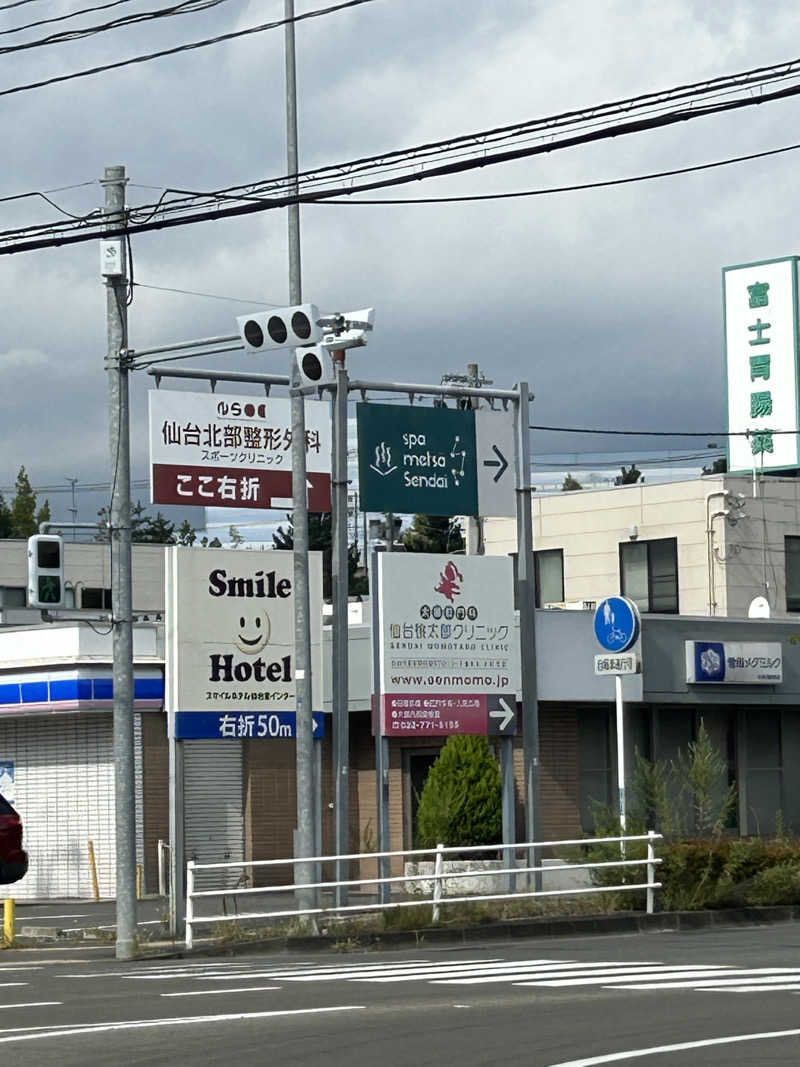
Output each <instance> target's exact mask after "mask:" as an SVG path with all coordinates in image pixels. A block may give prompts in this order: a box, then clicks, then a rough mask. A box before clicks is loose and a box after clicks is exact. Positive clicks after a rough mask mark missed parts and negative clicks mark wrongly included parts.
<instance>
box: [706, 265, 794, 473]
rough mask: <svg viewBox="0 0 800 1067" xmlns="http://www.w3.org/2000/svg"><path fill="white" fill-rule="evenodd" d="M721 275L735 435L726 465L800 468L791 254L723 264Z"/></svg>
mask: <svg viewBox="0 0 800 1067" xmlns="http://www.w3.org/2000/svg"><path fill="white" fill-rule="evenodd" d="M722 277H723V292H724V301H725V361H726V362H725V367H726V378H727V393H728V430H729V431H730V433H731V434H735V435H737V436H731V437H730V438H729V441H728V470H729V471H737V472H739V471H752V470H753V469H756V470H765V471H768V470H786V469H788V468H792V467H797V466H800V452H798V436H797V431H798V410H797V402H798V395H797V316H798V308H797V259H796V257H790V258H787V259H778V260H771V261H767V262H763V263H749V264H746V265H744V266H739V267H725V268H724V270H723V272H722ZM776 431H781V432H780V433H778V432H776ZM787 431H788V432H787ZM745 434H746V436H745Z"/></svg>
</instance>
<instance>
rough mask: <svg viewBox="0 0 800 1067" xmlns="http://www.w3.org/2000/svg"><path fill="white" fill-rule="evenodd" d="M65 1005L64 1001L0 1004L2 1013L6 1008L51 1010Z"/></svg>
mask: <svg viewBox="0 0 800 1067" xmlns="http://www.w3.org/2000/svg"><path fill="white" fill-rule="evenodd" d="M63 1003H64V1001H63V1000H32V1001H31V1002H30V1003H29V1004H0V1011H2V1010H3V1009H4V1008H49V1007H55V1006H56V1005H58V1004H63Z"/></svg>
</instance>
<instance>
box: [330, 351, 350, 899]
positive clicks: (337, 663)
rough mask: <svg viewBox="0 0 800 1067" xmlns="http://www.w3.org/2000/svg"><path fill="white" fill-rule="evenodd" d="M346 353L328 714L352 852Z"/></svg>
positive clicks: (344, 840)
mask: <svg viewBox="0 0 800 1067" xmlns="http://www.w3.org/2000/svg"><path fill="white" fill-rule="evenodd" d="M346 354H347V353H346V352H345V350H344V349H341V350H339V351H334V352H333V353H332V355H333V365H334V368H335V371H336V391H335V393H334V399H333V464H332V467H333V501H332V504H333V530H332V553H333V555H332V560H331V596H332V598H333V633H332V637H333V647H332V659H333V663H332V667H333V670H332V672H331V675H332V678H331V681H332V690H333V691H332V698H333V700H332V708H333V745H334V767H335V770H336V781H335V784H334V808H335V826H336V832H335V842H336V845H335V851H336V854H337V855H339V856H341V855H346V854H347V853H348V852H350V719H349V715H350V708H349V692H348V691H349V677H348V667H349V664H348V661H347V646H348V642H347V633H348V631H347V624H348V620H347V610H348V609H347V604H348V595H347V594H348V578H349V573H348V571H349V568H348V560H347V385H348V380H347V367H346V364H345V357H346ZM349 870H350V865H349V862H348V861H347V860H337V861H336V881H337V882H340V883H341V882H344V881H346V880H347V879H348V877H349ZM335 894H336V904H337V906H338V907H344V906H345V905H346V904H347V900H348V889H347V886H345V885H337V887H336V891H335Z"/></svg>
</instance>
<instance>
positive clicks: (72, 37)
mask: <svg viewBox="0 0 800 1067" xmlns="http://www.w3.org/2000/svg"><path fill="white" fill-rule="evenodd" d="M227 2H228V0H180V2H179V3H177V4H172V5H171V6H170V7H164V8H159V9H157V10H155V11H136V12H134V13H133V14H132V15H123V16H122V17H121V18H118V19H114V20H112V21H111V22H103V23H100V24H99V25H96V26H86V27H82V28H79V29H70V30H60V31H59V32H58V33H51V34H50V36H49V37H41V38H39V39H38V40H36V41H23V42H22V43H21V44H10V45H4V46H3V47H0V55H8V54H10V53H12V52H27V51H29V50H30V49H32V48H43V47H45V46H46V45H52V44H65V43H66V42H68V41H82V40H84V39H85V38H87V37H94V36H96V35H97V34H98V33H107V32H108V31H109V30H117V29H120V28H121V27H123V26H135V25H137V24H138V23H141V22H152V21H154V20H155V19H162V18H169V17H170V16H175V15H191V14H193V13H195V12H197V11H206V10H207V9H208V8H210V7H217V6H218V5H219V4H224V3H227ZM90 10H91V9H90ZM6 32H8V33H15V32H17V31H16V30H8V31H6Z"/></svg>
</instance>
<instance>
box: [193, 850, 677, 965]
mask: <svg viewBox="0 0 800 1067" xmlns="http://www.w3.org/2000/svg"><path fill="white" fill-rule="evenodd" d="M661 836H662V835H661V834H657V833H655V832H654V831H653V830H649V831H648V832H647V833H646V834H630V835H627V836H619V837H593V838H586V837H584V838H576V839H571V840H564V841H538V842H521V843H517V844H515V845H497V844H494V845H471V846H469V847H452V848H445V847H444V845H437V847H436V848H427V849H426V848H416V849H401V850H399V851H395V852H366V853H362V852H355V853H350V854H347V855H333V856H311V857H308V858H303V859H300V858H290V859H277V860H244V861H236V862H230V863H197V862H195V861H194V860H190V861H189V862H188V863H187V865H186V947H187V949H191V948H192V945H193V941H194V931H195V927H197V926H199V925H201V924H202V925H210V924H215V923H220V922H241V921H243V920H252V919H262V920H265V921H266V922H269V921H270V920H274V919H291V918H299V917H302V916H309V917H310V916H317V915H344V914H352V913H355V912H370V911H384V910H387V909H389V908H409V907H411V908H413V907H420V906H423V905H429V906H430V905H432V906H433V920H434V922H436V921H438V919H439V916H440V913H441V908H442V906H443V905H445V904H459V903H467V902H475V901H487V900H523V899H526V898H532V897H557V896H581V895H588V894H592V893H621V892H633V891H636V890H645V891H646V909H647V913H648V914H652V912H653V908H654V903H655V890H656V889H660V888H661V883H660V882H656V880H655V874H656V866H657V864H659V863H661V860H660V859H657V858H656V855H655V842H656V841H660V840H661ZM638 841H642V842H646V844H647V849H646V856H644V857H642V858H641V859H627V858H626V854H627V853H626V845H627V844H628V843H633V842H638ZM613 844H618V845H619V848H620V858H619V859H614V860H602V861H595V862H590V861H587V862H585V863H555V864H552V863H551V864H548V865H546V866H544V865H539V866H533V865H530V863H529V865H528V866H516V865H515V866H509V865H508V864H509V860H508V858H507V857H508V855H509V853H512V852H518V851H522V852H523V853H527V855H528V856H529V857H530V856H531V855H538V854H540V851H541V849H543V848H548V849H560V848H572V847H576V848H592V847H594V846H597V845H613ZM486 852H494V853H497V852H502V853H503V854H504V856H505V857H506V859H505V860H504V861H503V863H504V864H505V865H504V866H501V867H499V868H491V869H480V870H475V869H473V870H463V871H447V870H445V868H444V861H445V859H446V858H447V857H448V856H450V855H452V856H457V857H458V858H459V859H463V858H464V856H465V855H478V854H480V853H486ZM395 857H405V858H409V857H411V858H417V859H421V858H423V857H432V858H433V860H434V864H433V870H432V871H431V872H426V873H423V872H419V871H415V872H414V873H409V874H402V875H391V876H386V877H377V876H375V875H373V876H370V877H364V878H349V879H343V880H338V881H318V882H303V883H297V882H289V883H286V884H282V885H269V886H252V885H250V886H246V887H243V886H241V885H238V886H236V887H235V888H226V889H197V888H196V878H197V875H198V873H199V872H203V871H217V872H219V871H234V870H240V869H242V868H248V869H255V868H264V867H265V868H271V867H280V866H284V867H285V866H291V867H292V868H293V869H294V865H295V864H297V863H304V864H312V863H313V864H317V863H331V864H335V863H336V861H337V860H339V861H352V862H359V863H363V862H370V861H375V862H376V864H377V861H378V860H380V859H390V860H391V859H393V858H395ZM511 862H513V861H511ZM628 867H645V868H646V881H643V882H636V883H625V882H624V881H623V882H622V883H621V884H618V885H594V886H581V887H570V888H563V889H538V890H537V889H531V888H530V882H531V879H530V875H540V874H546V875H550V874H553V873H554V872H556V871H580V870H585V871H592V870H601V869H613V868H621V869H623V870H624V869H625V868H628ZM525 874H527V875H528V876H529V878H528V879H527V884H528V888H527V889H525V890H523V891H520V890H518V889H517V888H516V884H517V881H518V880H519V876H520V875H525ZM503 875H505V876H507V884H508V887H509V888H508V891H507V892H504V893H469V894H466V895H461V896H451V895H449V892H448V890H449V889H451V888H452V883H453V882H457V881H458V880H460V879H464V878H470V879H481V878H497V877H498V876H503ZM401 883H402V884H403V885H404V886H405V885H407V884H408V883H411V887H410V890H411V891H412V892H414V897H413V898H412V899H408V898H404V899H402V900H388V901H378V902H371V901H370V902H367V901H364V902H362V903H358V904H347V905H339V906H337V905H335V904H332V905H330V906H322V905H319V906H315V907H295V908H291V909H281V910H278V911H261V912H238V910H237V911H236V912H235V913H234V914H233V915H230V914H227V909H225V910H224V911H223V914H216V915H197V914H196V913H195V905H196V903H197V902H199V901H202V900H211V899H214V898H216V899H219V898H222V899H223V904H224V902H225V900H226V898H230V897H233V898H234V901H235V902H237V903H238V899H239V898H240V897H241V898H247V897H250V896H253V895H258V896H264V895H268V894H274V893H290V892H297V893H298V894H307V893H309V892H314V893H316V892H317V891H318V890H325V889H327V890H335V889H336V888H337V887H341V886H347V887H362V888H363V887H375V892H376V894H378V895H381V888H382V887H385V888H384V889H383V893H387V892H389V893H390V892H391V887H392V886H398V885H400V884H401ZM428 885H430V888H429V889H428Z"/></svg>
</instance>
